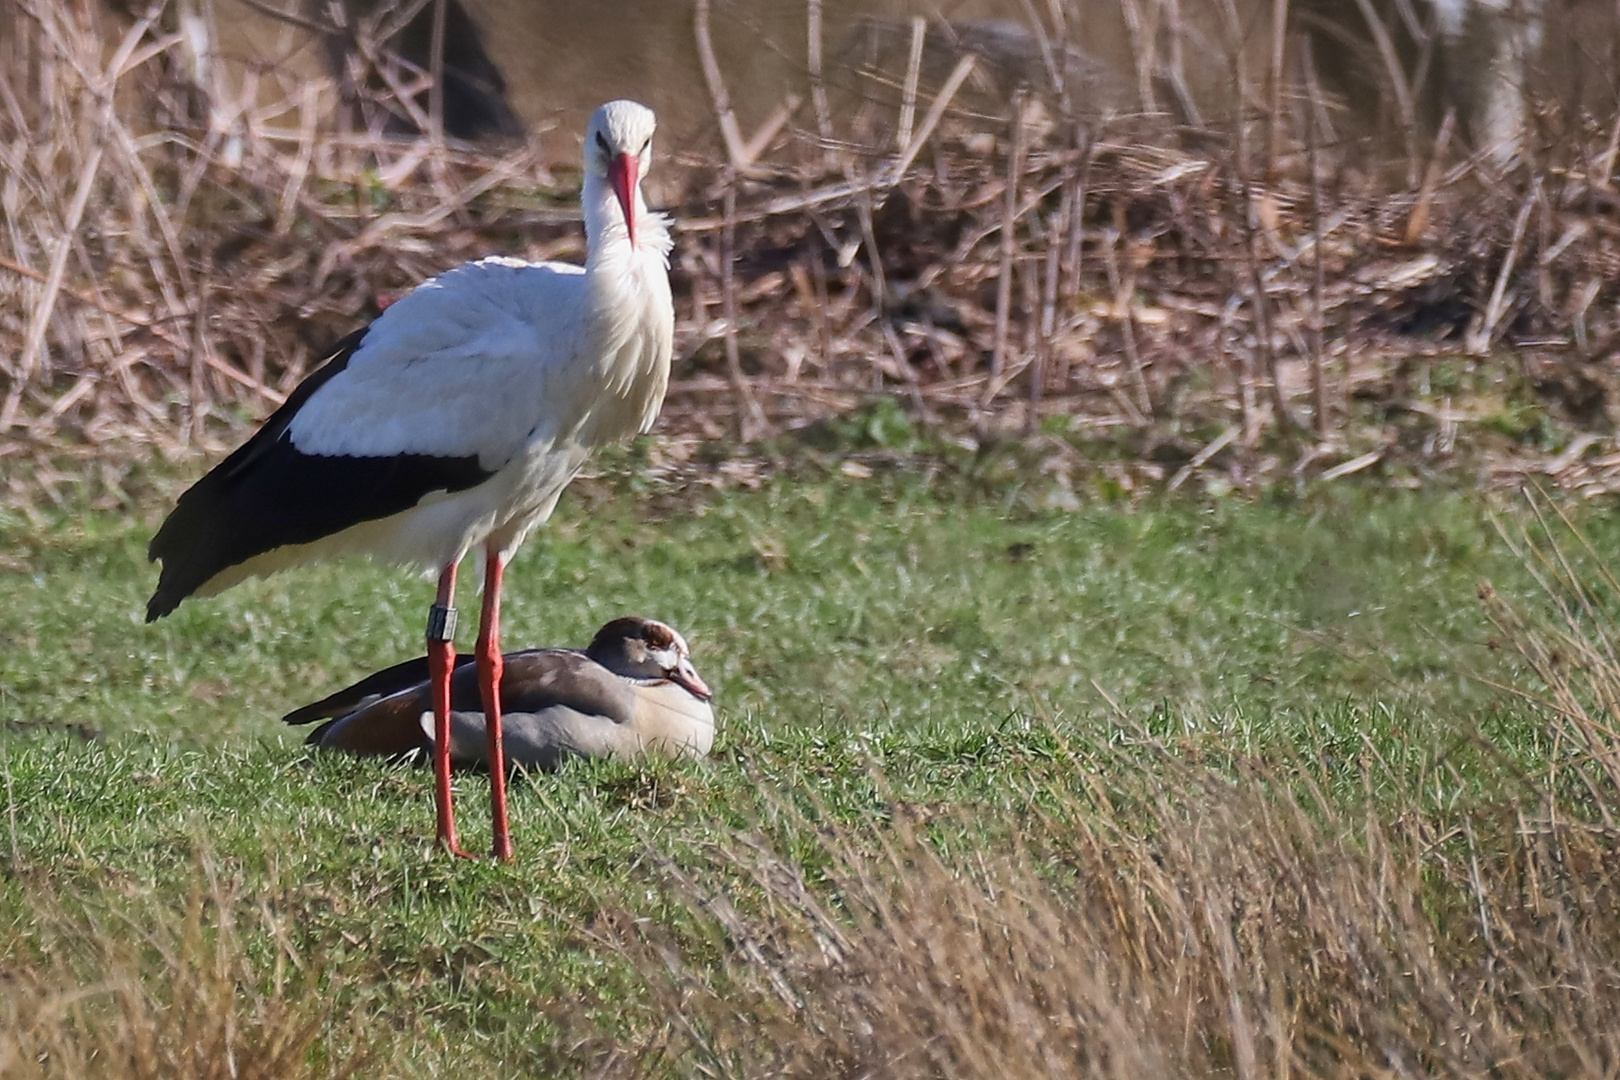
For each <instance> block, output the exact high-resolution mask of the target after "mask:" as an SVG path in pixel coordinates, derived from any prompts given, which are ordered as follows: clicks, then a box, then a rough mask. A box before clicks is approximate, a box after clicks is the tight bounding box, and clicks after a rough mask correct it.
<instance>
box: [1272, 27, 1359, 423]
mask: <svg viewBox="0 0 1620 1080" xmlns="http://www.w3.org/2000/svg"><path fill="white" fill-rule="evenodd" d="M1277 2H1278V5H1279V7H1283V8H1284V10H1286V4H1287V0H1277ZM1299 54H1300V64H1301V66H1302V67H1303V68H1304V69H1305V76H1304V80H1303V81H1304V83H1305V87H1306V90H1307V92H1308V94H1309V99H1308V101H1307V103H1306V107H1305V145H1306V164H1305V167H1306V169H1307V170H1308V171H1309V172H1310V176H1311V312H1310V318H1309V323H1310V327H1309V331H1310V357H1311V406H1312V411H1313V412H1314V413H1315V416H1314V420H1315V428H1316V438H1317V439H1318V441H1321V442H1326V441H1327V440H1328V438H1329V436H1330V435H1331V434H1332V430H1333V421H1332V417H1330V416H1329V415H1328V394H1327V374H1326V372H1325V370H1324V368H1325V367H1326V364H1327V359H1326V357H1325V356H1324V355H1323V354H1324V352H1325V349H1324V347H1323V343H1322V335H1323V333H1324V331H1325V330H1326V326H1325V323H1326V320H1327V316H1326V313H1325V311H1324V306H1325V305H1324V301H1323V297H1324V294H1325V293H1326V291H1327V280H1326V273H1325V272H1324V270H1323V268H1322V260H1323V258H1324V252H1323V248H1322V170H1321V162H1320V161H1319V160H1318V156H1317V148H1318V147H1317V134H1316V102H1317V98H1318V87H1317V84H1316V66H1315V64H1314V63H1313V61H1312V60H1311V53H1310V49H1309V48H1303V47H1302V48H1301V49H1300V50H1299ZM1345 381H1346V382H1347V383H1348V382H1349V380H1348V379H1346V380H1345Z"/></svg>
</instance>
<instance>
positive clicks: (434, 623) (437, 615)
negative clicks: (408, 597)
mask: <svg viewBox="0 0 1620 1080" xmlns="http://www.w3.org/2000/svg"><path fill="white" fill-rule="evenodd" d="M427 639H428V640H429V641H454V640H455V639H456V609H455V608H453V607H445V606H444V605H443V604H434V605H433V606H432V607H430V608H428V621H427Z"/></svg>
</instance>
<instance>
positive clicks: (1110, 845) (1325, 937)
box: [623, 761, 1620, 1078]
mask: <svg viewBox="0 0 1620 1080" xmlns="http://www.w3.org/2000/svg"><path fill="white" fill-rule="evenodd" d="M1164 764H1165V765H1166V768H1165V770H1163V771H1161V770H1159V769H1155V770H1153V776H1152V777H1151V778H1152V779H1153V780H1154V781H1155V785H1154V789H1153V790H1149V789H1148V788H1147V785H1146V783H1145V782H1146V781H1147V780H1148V779H1149V776H1148V775H1147V774H1146V773H1145V772H1144V771H1143V770H1141V769H1140V768H1137V767H1127V768H1125V769H1124V770H1123V771H1122V772H1121V773H1120V774H1119V775H1117V776H1110V777H1109V778H1107V779H1106V780H1104V779H1101V778H1099V780H1098V781H1097V787H1098V793H1097V794H1098V798H1097V799H1096V800H1095V801H1093V800H1092V799H1087V798H1068V799H1063V800H1059V801H1058V802H1057V804H1056V806H1055V807H1054V808H1053V809H1051V810H1050V811H1048V812H1046V813H1032V814H1031V815H1030V817H1029V819H1028V820H1025V821H1022V822H1019V823H1018V825H1017V829H1018V833H1019V837H1020V839H1019V841H1018V843H1017V846H1016V848H1015V850H1013V851H1012V852H1010V853H1008V854H1006V855H1002V856H988V855H984V854H982V853H981V854H978V855H971V854H970V855H964V856H961V857H954V856H946V855H942V854H941V853H940V849H941V847H946V848H948V847H949V845H948V844H944V845H936V844H935V843H930V842H929V841H928V840H927V839H926V838H925V833H924V832H921V831H918V830H916V829H914V828H912V827H905V826H897V827H894V828H888V827H883V826H873V827H872V828H870V829H861V830H855V831H845V832H837V831H833V830H827V831H826V832H827V839H826V840H825V841H824V843H825V848H826V850H825V852H824V856H825V862H826V864H827V866H826V869H825V870H819V871H817V872H815V873H816V874H817V876H818V877H823V878H824V880H821V881H818V882H816V883H815V885H814V886H813V887H809V888H807V887H806V883H805V875H806V871H805V870H804V869H803V867H802V866H801V865H800V864H799V863H798V862H796V861H795V860H794V859H792V858H790V857H787V856H785V855H783V854H781V853H780V852H779V850H777V849H774V848H772V847H770V846H768V845H766V844H762V843H760V842H758V841H757V840H756V841H754V842H748V843H745V842H738V843H734V844H732V845H731V846H730V847H729V849H728V850H727V852H726V854H725V855H724V856H722V857H721V860H720V861H721V862H723V863H725V864H726V865H724V867H723V870H724V872H722V869H720V868H717V870H716V879H717V880H718V879H721V878H723V877H725V876H729V875H731V874H736V873H739V872H740V873H743V874H745V875H747V876H748V877H750V878H751V880H752V881H753V882H754V883H756V884H757V885H758V886H759V887H761V888H762V889H763V890H764V892H765V894H766V896H767V898H768V900H767V903H766V904H765V906H764V909H763V911H760V912H758V913H755V914H752V915H750V916H748V917H744V916H740V915H737V914H736V913H735V912H733V911H731V910H730V908H729V905H727V904H726V902H725V901H724V900H723V899H722V896H721V894H720V893H719V890H718V889H716V886H715V885H714V883H710V885H709V889H715V890H716V891H715V892H710V891H706V890H703V889H694V891H693V894H692V895H693V901H694V905H695V907H696V908H697V909H698V910H700V911H701V912H702V913H703V915H704V917H705V918H707V919H709V920H711V925H712V926H714V927H715V931H714V932H715V933H716V934H721V933H722V930H721V928H722V927H723V930H724V945H723V946H722V947H723V948H724V950H725V954H726V955H727V956H728V957H729V966H728V978H727V979H726V980H725V981H723V982H719V983H716V982H713V981H710V980H707V979H703V978H699V977H697V976H695V974H694V973H693V971H692V969H691V968H690V967H688V966H687V965H686V964H685V963H683V962H682V960H681V959H679V958H677V956H676V954H675V953H674V952H673V951H671V950H669V949H668V948H667V947H665V948H664V950H663V951H662V952H661V953H658V952H654V951H653V950H651V949H649V950H647V952H646V953H645V954H644V958H643V963H644V965H645V966H646V968H647V969H648V971H649V973H650V978H651V981H652V983H653V985H654V986H656V987H658V988H659V990H660V991H661V993H662V997H661V1004H662V1005H663V1006H664V1008H665V1009H666V1010H668V1011H667V1015H669V1016H671V1017H673V1018H674V1019H673V1020H672V1021H671V1023H670V1024H669V1025H668V1027H667V1029H666V1031H665V1032H664V1035H663V1038H662V1040H661V1041H659V1042H658V1043H657V1044H655V1045H654V1046H653V1047H651V1048H650V1049H649V1050H647V1051H646V1052H645V1054H644V1055H643V1056H641V1057H639V1058H636V1059H627V1060H626V1061H625V1062H624V1063H623V1064H624V1066H625V1068H624V1070H623V1071H624V1073H625V1074H629V1075H662V1073H661V1071H660V1070H661V1069H662V1068H664V1067H666V1066H667V1064H668V1063H670V1062H671V1061H674V1062H679V1063H680V1064H681V1070H680V1071H681V1072H682V1074H684V1075H718V1076H729V1077H738V1078H742V1077H763V1076H794V1077H812V1076H828V1075H837V1076H867V1077H932V1076H959V1077H986V1078H991V1077H1008V1078H1023V1077H1038V1076H1099V1077H1118V1078H1125V1077H1142V1078H1147V1077H1166V1076H1240V1077H1256V1076H1273V1077H1284V1076H1289V1075H1305V1076H1320V1077H1367V1076H1451V1077H1476V1076H1508V1077H1526V1078H1529V1077H1546V1076H1566V1077H1576V1076H1581V1077H1600V1076H1605V1075H1609V1073H1610V1072H1611V1071H1612V1070H1613V1069H1614V1068H1615V1065H1616V1062H1617V1061H1620V1041H1617V1036H1616V1034H1615V1033H1616V1031H1617V1030H1620V1027H1617V1025H1620V970H1617V968H1616V960H1615V958H1616V956H1617V955H1620V952H1617V949H1620V916H1617V914H1616V913H1617V911H1620V895H1617V892H1616V890H1617V883H1620V879H1617V874H1620V857H1617V848H1616V843H1615V836H1614V833H1613V830H1612V826H1604V825H1602V824H1600V823H1598V822H1596V821H1594V820H1592V818H1591V817H1590V816H1588V815H1586V814H1584V813H1581V814H1578V815H1575V814H1571V812H1570V811H1571V810H1572V809H1575V808H1574V807H1573V806H1572V805H1571V804H1568V803H1563V802H1562V801H1561V800H1552V799H1549V800H1547V801H1546V802H1544V803H1543V804H1541V805H1540V806H1538V807H1528V806H1527V807H1525V808H1523V809H1522V810H1519V811H1514V810H1510V809H1508V808H1502V809H1501V810H1500V811H1499V812H1496V813H1492V812H1489V811H1478V810H1475V811H1471V812H1469V813H1466V814H1461V815H1457V816H1453V817H1447V816H1443V815H1438V814H1434V813H1423V812H1419V811H1417V810H1415V809H1414V808H1410V807H1409V808H1407V809H1405V811H1404V812H1403V813H1402V814H1400V815H1399V817H1397V818H1394V819H1392V820H1391V819H1384V818H1382V817H1381V816H1380V815H1378V814H1376V813H1371V812H1364V811H1356V810H1348V809H1345V808H1344V807H1343V806H1342V804H1338V803H1337V801H1336V800H1332V799H1328V798H1325V797H1323V794H1322V792H1321V791H1320V790H1317V789H1315V788H1314V787H1313V785H1312V783H1311V782H1310V780H1309V779H1295V778H1286V777H1282V776H1278V775H1268V774H1267V773H1265V772H1264V771H1249V772H1243V773H1240V774H1239V775H1238V776H1236V777H1223V776H1219V775H1217V774H1216V773H1214V772H1212V771H1206V770H1200V769H1196V768H1187V767H1186V766H1185V765H1180V764H1171V763H1168V762H1166V763H1164ZM1361 767H1362V768H1364V769H1366V770H1368V771H1371V770H1374V769H1376V768H1377V764H1376V762H1373V761H1367V762H1364V763H1362V766H1361ZM1121 787H1123V788H1125V789H1126V790H1124V791H1121V790H1120V788H1121ZM1105 790H1106V795H1105V794H1104V791H1105ZM1612 796H1613V790H1612V788H1611V789H1609V790H1608V791H1607V792H1606V793H1605V795H1604V801H1605V805H1606V806H1607V808H1608V809H1610V810H1612V808H1613V802H1612ZM895 809H896V816H897V817H899V816H900V814H901V812H902V811H903V810H904V807H896V808H895ZM1582 809H1585V808H1582ZM818 861H820V860H818ZM722 913H724V915H725V916H726V917H725V918H721V914H722Z"/></svg>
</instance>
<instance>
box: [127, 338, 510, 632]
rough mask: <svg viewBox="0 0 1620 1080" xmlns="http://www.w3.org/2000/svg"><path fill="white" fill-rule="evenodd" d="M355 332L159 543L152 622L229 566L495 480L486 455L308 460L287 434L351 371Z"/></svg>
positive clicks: (179, 507) (178, 515)
mask: <svg viewBox="0 0 1620 1080" xmlns="http://www.w3.org/2000/svg"><path fill="white" fill-rule="evenodd" d="M365 336H366V330H365V329H360V330H356V331H355V332H354V333H352V334H350V335H349V336H348V337H346V338H344V339H343V340H342V341H341V342H339V343H338V345H337V347H336V348H335V350H334V351H333V354H332V356H331V357H330V358H329V359H328V360H327V362H326V363H325V364H323V365H322V366H321V367H320V368H319V369H318V370H317V371H315V373H314V374H312V375H310V376H309V377H308V378H306V379H305V380H304V381H303V382H302V383H300V384H299V385H298V387H297V389H295V390H294V391H293V392H292V395H291V396H290V397H288V398H287V401H286V403H285V404H283V405H282V406H281V407H280V408H279V409H277V410H276V411H275V412H274V413H273V414H272V415H271V416H270V419H268V420H266V421H265V423H264V426H263V427H261V428H260V429H259V430H258V432H256V433H255V434H254V436H253V437H252V438H251V439H249V440H248V441H247V442H246V443H244V444H243V445H242V446H240V447H238V448H237V450H236V451H235V452H234V453H232V454H231V455H230V457H227V458H226V459H225V460H224V461H222V462H220V463H219V464H218V465H216V466H215V467H214V468H213V469H212V470H211V471H210V472H209V473H208V475H207V476H204V477H203V478H202V479H201V480H199V481H197V483H196V484H194V485H193V486H192V487H191V488H190V490H188V491H187V492H186V493H185V494H184V495H182V496H180V501H179V502H178V503H177V504H176V505H175V508H174V512H173V513H171V514H170V515H169V518H168V520H167V521H165V522H164V523H163V527H162V528H160V529H159V530H158V532H157V535H156V536H154V537H153V538H152V545H151V547H150V548H149V549H148V551H147V557H148V558H149V559H151V560H152V561H154V562H159V561H161V562H162V564H163V569H162V572H161V573H160V574H159V575H158V587H157V591H156V592H154V593H153V594H152V599H151V600H150V601H148V603H147V605H146V621H147V622H152V621H153V620H154V619H159V618H161V617H163V616H164V615H167V614H168V613H169V612H171V611H173V610H174V609H175V608H176V607H178V606H179V604H180V602H181V601H182V600H184V599H185V598H186V597H188V596H190V595H191V594H192V593H194V592H196V591H197V590H198V589H199V588H201V587H202V586H203V585H204V584H206V583H207V582H208V581H209V579H211V578H213V577H214V576H215V575H217V574H219V573H220V572H222V571H224V570H227V569H229V568H230V567H233V566H237V565H240V564H241V563H244V562H246V561H248V560H249V559H251V558H253V557H255V556H257V555H263V554H264V553H266V552H269V551H274V550H275V549H276V548H279V547H284V546H286V545H289V544H307V543H311V542H313V541H315V540H319V539H321V538H322V537H325V536H331V535H333V534H334V533H339V532H342V531H343V530H344V529H347V528H349V527H351V526H353V525H358V524H360V523H362V522H366V521H376V520H378V519H380V518H386V517H390V516H392V515H394V514H397V513H400V512H402V511H405V510H409V509H410V508H411V507H413V506H415V505H416V504H417V503H419V502H420V501H421V500H422V497H423V496H424V495H427V494H430V493H432V492H436V491H450V492H456V491H464V490H466V489H467V488H470V487H475V486H477V485H478V484H481V483H483V482H484V481H485V480H487V479H489V477H490V476H491V475H492V474H491V473H490V472H489V471H488V470H486V469H485V468H483V466H481V465H480V464H479V462H478V458H477V456H475V455H474V456H467V457H435V456H432V455H428V454H397V455H393V456H390V457H350V456H343V455H325V454H306V453H303V452H302V451H300V450H299V449H298V447H297V446H295V445H294V444H293V441H292V439H291V437H290V436H289V435H288V431H287V429H288V426H289V425H290V424H291V423H292V419H293V417H294V416H296V415H297V413H298V410H299V409H300V408H302V407H303V405H304V403H305V402H307V401H308V400H309V399H310V397H311V396H312V395H313V394H314V393H315V392H316V391H317V390H319V389H320V388H321V387H322V386H324V385H325V384H326V383H327V382H328V381H330V380H331V379H332V378H333V377H334V376H336V375H337V374H338V373H340V372H341V371H343V369H344V368H345V367H347V366H348V363H349V360H350V358H351V357H353V356H354V354H355V352H356V351H357V350H358V349H359V348H360V345H361V343H362V342H363V341H364V340H365Z"/></svg>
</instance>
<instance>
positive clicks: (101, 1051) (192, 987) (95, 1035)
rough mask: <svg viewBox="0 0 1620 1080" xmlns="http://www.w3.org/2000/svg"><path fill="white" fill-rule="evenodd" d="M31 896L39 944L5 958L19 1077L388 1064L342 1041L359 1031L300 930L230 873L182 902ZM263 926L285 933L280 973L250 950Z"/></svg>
mask: <svg viewBox="0 0 1620 1080" xmlns="http://www.w3.org/2000/svg"><path fill="white" fill-rule="evenodd" d="M203 865H204V866H205V867H206V866H207V865H208V864H207V862H206V860H205V861H204V864H203ZM31 907H32V910H33V911H34V913H35V921H34V924H33V926H32V927H31V928H30V932H29V934H28V935H27V938H26V940H25V943H23V944H22V945H21V947H18V948H13V949H11V950H10V951H9V952H8V955H7V956H6V957H5V959H4V960H0V1077H4V1078H5V1080H56V1078H74V1080H78V1078H106V1080H225V1078H227V1077H228V1078H230V1080H304V1078H308V1080H317V1078H320V1080H344V1078H346V1077H350V1076H355V1075H361V1074H363V1073H364V1072H365V1070H366V1068H367V1067H375V1066H376V1065H377V1064H378V1061H377V1060H376V1059H377V1058H378V1057H380V1053H379V1047H376V1046H373V1047H371V1048H369V1049H367V1050H362V1051H359V1052H357V1051H355V1050H353V1049H351V1048H346V1047H345V1046H343V1045H340V1044H336V1040H339V1039H342V1038H345V1037H347V1035H346V1033H343V1032H341V1030H340V1026H339V1025H338V1024H336V1023H334V1018H333V1017H332V1015H331V1009H330V1005H329V999H328V998H326V997H325V996H323V995H322V994H321V993H320V992H315V993H310V992H309V990H310V987H309V986H308V985H306V984H305V980H308V979H310V978H312V977H313V975H314V973H313V972H311V971H309V970H306V966H305V964H304V962H303V961H302V960H301V958H299V957H298V956H297V955H296V953H294V952H291V951H289V950H290V949H291V946H290V938H289V936H288V933H287V929H286V928H285V927H284V926H278V925H276V918H275V916H274V915H273V914H272V913H271V912H270V911H269V909H268V908H267V907H263V906H262V905H261V908H260V910H258V911H254V910H253V907H252V905H249V904H246V903H243V902H242V898H241V897H240V896H239V895H237V893H236V891H235V890H234V889H233V888H232V886H231V885H230V884H229V883H227V882H225V881H222V880H221V879H220V878H219V877H218V876H217V873H216V874H215V875H214V876H213V878H212V880H211V881H206V880H204V875H201V874H200V875H199V882H198V884H197V885H196V886H194V887H193V890H192V892H191V896H190V900H189V903H188V904H187V905H186V906H185V908H184V909H183V910H182V911H179V912H174V911H170V910H167V909H166V908H165V907H164V904H163V900H162V899H161V898H157V897H147V898H144V899H141V900H138V901H137V902H136V903H135V904H134V905H132V907H130V908H129V909H127V910H126V909H119V908H109V906H108V905H107V904H106V901H105V898H102V899H100V900H98V901H91V902H89V903H78V902H75V901H74V900H73V898H71V897H65V896H62V895H58V894H55V893H49V892H45V891H41V892H40V893H39V894H38V895H37V896H36V897H35V898H34V903H33V904H32V905H31ZM244 917H245V921H246V922H247V923H248V925H246V926H240V925H238V920H239V919H244ZM258 936H269V937H270V938H271V939H272V940H274V941H275V943H276V948H277V955H276V957H275V960H274V962H273V963H272V964H271V965H269V970H261V969H260V968H259V966H258V965H256V964H255V963H254V962H253V961H252V960H250V959H249V951H248V944H247V942H248V941H249V940H250V939H252V938H255V937H258Z"/></svg>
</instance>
